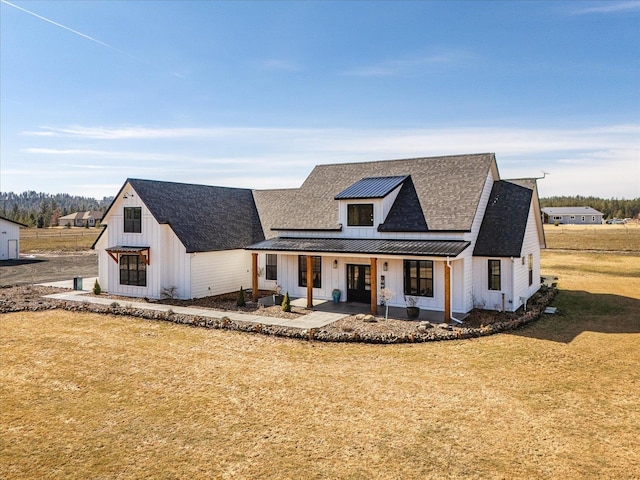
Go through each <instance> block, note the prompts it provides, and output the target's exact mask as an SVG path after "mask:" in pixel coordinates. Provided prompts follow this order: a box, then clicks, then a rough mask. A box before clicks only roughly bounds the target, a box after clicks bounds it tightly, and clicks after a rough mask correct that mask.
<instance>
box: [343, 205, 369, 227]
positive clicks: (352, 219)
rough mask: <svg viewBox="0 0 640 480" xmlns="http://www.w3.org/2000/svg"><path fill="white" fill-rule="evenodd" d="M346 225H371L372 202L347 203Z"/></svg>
mask: <svg viewBox="0 0 640 480" xmlns="http://www.w3.org/2000/svg"><path fill="white" fill-rule="evenodd" d="M347 225H348V226H350V227H373V203H351V204H349V205H347Z"/></svg>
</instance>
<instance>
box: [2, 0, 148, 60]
mask: <svg viewBox="0 0 640 480" xmlns="http://www.w3.org/2000/svg"><path fill="white" fill-rule="evenodd" d="M0 3H4V4H6V5H9V6H10V7H13V8H17V9H18V10H20V11H22V12H24V13H28V14H29V15H33V16H34V17H36V18H39V19H40V20H44V21H45V22H47V23H50V24H52V25H55V26H56V27H60V28H63V29H65V30H67V31H69V32H71V33H75V34H76V35H79V36H81V37H82V38H86V39H87V40H91V41H92V42H94V43H97V44H98V45H102V46H103V47H107V48H109V49H111V50H114V51H116V52H118V53H121V54H123V55H126V56H128V57H131V58H133V59H135V60H138V59H137V58H136V57H134V56H133V55H131V54H129V53H127V52H123V51H122V50H118V49H117V48H115V47H112V46H111V45H109V44H108V43H104V42H101V41H100V40H98V39H96V38H93V37H91V36H89V35H85V34H84V33H82V32H79V31H77V30H74V29H73V28H69V27H67V26H65V25H62V24H60V23H58V22H54V21H53V20H51V19H49V18H46V17H43V16H42V15H38V14H37V13H34V12H32V11H30V10H27V9H26V8H22V7H20V6H18V5H16V4H14V3H11V2H8V1H7V0H0Z"/></svg>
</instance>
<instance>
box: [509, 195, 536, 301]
mask: <svg viewBox="0 0 640 480" xmlns="http://www.w3.org/2000/svg"><path fill="white" fill-rule="evenodd" d="M533 211H534V209H533V205H532V207H531V209H530V210H529V217H528V219H527V227H526V230H525V234H524V240H523V242H522V252H521V254H520V255H521V257H520V258H519V259H516V260H515V265H514V294H513V303H514V309H516V310H517V309H518V308H519V307H520V306H521V305H522V304H523V303H524V302H523V300H522V298H525V299H529V297H531V296H532V295H533V294H534V293H536V292H537V291H538V289H539V288H540V244H539V240H538V229H537V226H536V218H535V216H534V213H533ZM529 254H532V255H533V275H532V276H533V281H532V282H531V285H529Z"/></svg>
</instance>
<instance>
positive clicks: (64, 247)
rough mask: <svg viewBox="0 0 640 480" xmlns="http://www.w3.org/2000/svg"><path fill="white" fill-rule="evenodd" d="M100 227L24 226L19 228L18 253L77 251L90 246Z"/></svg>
mask: <svg viewBox="0 0 640 480" xmlns="http://www.w3.org/2000/svg"><path fill="white" fill-rule="evenodd" d="M101 231H102V229H101V228H46V229H38V228H25V229H21V230H20V253H28V254H31V253H41V252H77V251H82V250H87V249H89V248H91V245H93V242H95V241H96V238H98V235H99V234H100V232H101Z"/></svg>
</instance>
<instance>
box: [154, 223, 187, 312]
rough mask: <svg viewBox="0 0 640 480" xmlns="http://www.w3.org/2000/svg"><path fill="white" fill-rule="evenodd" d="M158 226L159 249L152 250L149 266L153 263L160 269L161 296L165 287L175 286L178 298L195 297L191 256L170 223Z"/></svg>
mask: <svg viewBox="0 0 640 480" xmlns="http://www.w3.org/2000/svg"><path fill="white" fill-rule="evenodd" d="M158 227H159V229H158V231H159V239H160V241H159V249H158V250H156V251H155V252H153V251H151V254H150V257H151V262H150V265H149V266H151V265H153V266H154V267H156V269H157V268H159V269H160V272H159V273H160V275H159V282H160V284H159V288H160V290H159V293H160V296H162V291H163V290H164V289H173V288H174V287H175V295H176V297H177V298H182V299H186V298H193V296H192V295H191V289H192V285H191V278H192V276H191V275H192V272H191V258H190V256H189V255H188V254H187V249H186V248H185V247H184V245H183V244H182V242H181V241H180V240H178V237H176V234H175V233H173V230H171V227H170V226H169V225H158ZM154 253H155V254H154ZM148 268H149V267H147V269H148ZM154 298H156V297H154Z"/></svg>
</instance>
